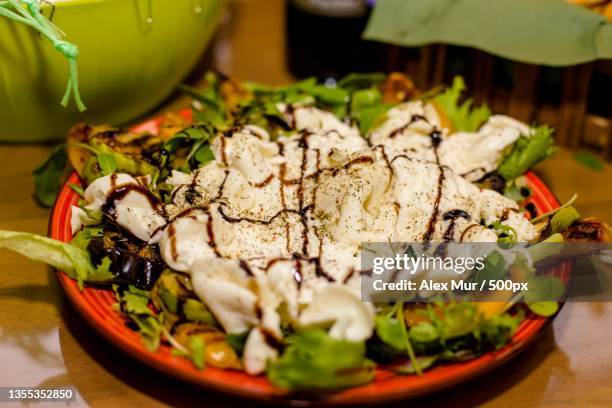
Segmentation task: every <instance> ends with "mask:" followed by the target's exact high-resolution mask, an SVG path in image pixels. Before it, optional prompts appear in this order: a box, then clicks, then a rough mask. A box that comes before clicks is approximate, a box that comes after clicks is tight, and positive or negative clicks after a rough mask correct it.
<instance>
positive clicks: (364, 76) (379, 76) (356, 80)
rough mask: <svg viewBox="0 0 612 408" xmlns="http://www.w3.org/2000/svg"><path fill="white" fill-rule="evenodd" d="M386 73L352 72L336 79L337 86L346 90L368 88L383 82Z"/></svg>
mask: <svg viewBox="0 0 612 408" xmlns="http://www.w3.org/2000/svg"><path fill="white" fill-rule="evenodd" d="M385 77H386V75H385V74H384V73H383V72H366V73H359V72H353V73H351V74H348V75H347V76H345V77H344V78H342V79H340V80H339V81H338V84H337V85H338V87H339V88H344V89H346V90H347V91H356V90H358V89H364V88H370V87H373V86H375V85H379V84H381V83H382V82H384V80H385Z"/></svg>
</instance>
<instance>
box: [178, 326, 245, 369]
mask: <svg viewBox="0 0 612 408" xmlns="http://www.w3.org/2000/svg"><path fill="white" fill-rule="evenodd" d="M193 337H198V338H200V339H202V340H203V341H204V356H205V361H206V364H208V365H211V366H213V367H218V368H223V369H234V370H241V369H242V363H241V361H240V358H239V357H238V354H236V351H234V349H233V348H232V347H231V346H230V345H229V344H228V343H227V342H226V341H225V334H224V333H223V332H222V331H221V330H219V329H217V328H216V327H213V326H209V325H204V324H197V323H181V324H179V325H178V326H177V327H176V329H175V332H174V338H175V339H176V341H178V342H179V343H180V344H181V345H183V346H185V347H186V348H189V344H190V342H191V341H192V338H193Z"/></svg>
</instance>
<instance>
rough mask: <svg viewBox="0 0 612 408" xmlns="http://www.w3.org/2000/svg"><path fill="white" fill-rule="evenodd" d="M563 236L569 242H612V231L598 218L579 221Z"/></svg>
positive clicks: (564, 232)
mask: <svg viewBox="0 0 612 408" xmlns="http://www.w3.org/2000/svg"><path fill="white" fill-rule="evenodd" d="M562 234H563V237H564V238H565V240H566V241H568V242H611V241H612V229H610V226H609V225H608V224H606V223H605V222H604V221H602V220H600V219H597V218H585V219H583V220H578V221H576V222H575V223H573V224H572V225H571V226H569V227H568V228H567V229H566V230H565V231H563V233H562Z"/></svg>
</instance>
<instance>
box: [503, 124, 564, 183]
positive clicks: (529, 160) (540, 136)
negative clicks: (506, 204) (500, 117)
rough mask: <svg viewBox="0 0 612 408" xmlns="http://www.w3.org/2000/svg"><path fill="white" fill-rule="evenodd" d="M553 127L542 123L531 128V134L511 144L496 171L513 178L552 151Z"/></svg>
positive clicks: (504, 176) (546, 156) (508, 178)
mask: <svg viewBox="0 0 612 408" xmlns="http://www.w3.org/2000/svg"><path fill="white" fill-rule="evenodd" d="M552 134H553V129H552V128H550V127H548V126H546V125H544V126H538V127H536V128H533V129H532V134H531V136H521V137H520V138H519V139H518V140H517V141H516V142H515V143H514V145H513V147H512V151H511V152H510V154H508V156H506V157H505V158H504V159H503V160H502V162H501V164H500V165H499V168H498V169H497V172H498V173H499V174H500V175H501V176H502V177H503V178H504V179H506V180H513V179H515V178H517V177H519V176H521V175H522V174H523V173H525V172H526V171H527V170H529V169H530V168H531V167H532V166H533V165H535V164H536V163H538V162H539V161H542V160H544V159H546V158H548V157H550V156H551V155H552V154H553V153H554V148H553V143H554V141H553V138H552Z"/></svg>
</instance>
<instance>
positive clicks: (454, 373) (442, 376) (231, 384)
mask: <svg viewBox="0 0 612 408" xmlns="http://www.w3.org/2000/svg"><path fill="white" fill-rule="evenodd" d="M183 114H184V115H185V116H186V117H187V118H188V117H189V116H190V115H189V114H188V113H183ZM159 124H160V120H159V119H154V120H151V121H148V122H145V123H143V124H141V125H138V126H137V127H135V128H134V129H135V130H138V131H143V130H148V131H152V132H155V131H157V129H158V126H159ZM527 180H528V182H529V187H530V188H531V189H532V191H533V194H532V197H531V198H530V200H531V201H532V202H533V204H534V205H535V207H536V209H537V210H538V213H543V212H547V211H550V210H552V209H554V208H556V207H558V206H559V202H558V201H557V199H556V198H555V197H554V195H553V194H552V193H551V192H550V190H548V188H547V187H546V186H545V185H544V184H543V183H542V181H541V180H540V179H539V178H538V177H537V176H536V175H535V174H534V173H532V172H530V173H528V174H527ZM68 183H75V184H79V183H80V180H79V177H78V176H77V175H76V173H74V174H72V175H71V176H70V178H69V180H68ZM77 199H78V196H77V195H76V194H75V193H74V191H72V189H70V188H69V187H68V185H67V184H66V185H65V186H64V188H63V189H62V191H61V193H60V195H59V197H58V198H57V201H56V203H55V207H54V209H53V213H52V217H51V222H50V226H49V232H50V235H51V237H53V238H55V239H58V240H61V241H64V242H68V241H70V240H71V238H72V235H71V231H70V214H71V207H70V206H71V205H72V204H76V202H77ZM570 273H571V267H570V265H568V264H566V265H563V266H561V267H560V268H559V270H558V271H557V272H556V274H557V275H559V276H560V277H561V278H562V279H563V280H567V279H569V274H570ZM58 278H59V280H60V283H61V285H62V287H63V288H64V290H65V292H66V295H67V296H68V298H69V299H70V301H71V302H72V304H73V305H74V307H75V308H76V309H77V310H78V311H79V313H81V315H83V317H84V318H85V320H86V321H87V322H89V323H90V324H91V325H92V326H93V327H94V328H95V329H96V330H98V332H100V333H101V334H102V335H103V336H104V337H106V338H107V339H108V340H109V341H110V342H112V343H113V344H115V345H117V346H118V347H120V348H121V349H123V350H124V351H126V352H127V353H129V354H130V355H132V356H133V357H135V358H137V359H139V360H140V361H142V362H144V363H145V364H148V365H150V366H152V367H154V368H156V369H158V370H160V371H163V372H165V373H167V374H170V375H172V376H175V377H178V378H181V379H184V380H187V381H190V382H193V383H195V384H198V385H202V386H206V387H210V388H213V389H216V390H220V391H223V392H227V393H231V394H238V395H241V396H246V397H251V398H256V399H260V400H270V399H276V400H278V399H281V400H285V401H289V400H293V401H295V400H296V398H295V397H294V396H292V395H290V394H288V393H287V392H286V391H284V390H281V389H278V388H276V387H274V386H272V385H271V384H270V382H268V380H267V379H266V377H265V376H250V375H248V374H245V373H242V372H238V371H229V370H227V371H226V370H220V369H217V368H214V367H206V369H204V370H202V371H200V370H198V369H197V368H195V367H194V366H193V365H192V363H191V362H190V361H188V360H187V359H184V358H181V357H176V356H173V355H172V354H171V348H170V347H169V346H161V347H160V349H159V350H157V351H156V352H151V351H149V350H147V349H146V348H145V347H144V346H143V344H142V343H141V341H140V337H139V334H138V333H136V332H134V331H132V330H131V329H129V328H128V327H127V326H126V324H125V323H126V322H125V319H124V318H123V317H122V316H121V315H119V314H118V313H117V312H116V311H115V310H113V308H112V305H113V303H115V298H114V295H113V293H112V291H110V290H103V289H96V288H85V289H84V290H82V291H81V290H79V288H78V286H77V284H76V282H75V281H73V280H71V279H69V278H68V277H67V276H66V275H65V274H63V273H58ZM551 319H552V318H541V317H538V316H534V315H529V316H528V317H527V319H526V320H525V321H524V322H523V323H522V324H521V325H520V327H519V329H518V330H517V332H516V334H515V335H514V337H513V338H512V340H511V341H510V342H509V344H508V345H506V346H505V347H503V348H502V349H500V350H497V351H494V352H490V353H487V354H484V355H482V356H480V357H478V358H476V359H474V360H470V361H466V362H461V363H454V364H446V365H440V366H437V367H435V368H433V369H431V370H429V371H427V372H425V374H423V375H422V376H401V375H397V374H394V373H393V372H391V371H389V370H387V369H385V368H384V366H383V367H380V368H378V369H377V372H376V377H375V380H374V381H373V382H372V383H370V384H367V385H363V386H360V387H356V388H350V389H347V390H344V391H341V392H338V393H334V394H331V395H325V396H323V397H320V398H318V400H319V402H321V398H323V399H324V400H325V402H326V403H337V404H350V403H356V402H359V403H372V402H382V401H389V400H396V399H400V398H407V397H413V396H416V395H422V394H425V393H429V392H432V391H435V390H439V389H442V388H445V387H449V386H451V385H454V384H457V383H459V382H463V381H466V380H468V379H470V378H473V377H475V376H477V375H479V374H482V373H483V372H485V371H487V370H490V369H492V368H494V367H497V366H499V365H500V364H502V363H504V362H506V361H508V360H509V359H510V358H512V357H513V356H515V355H517V354H518V353H519V352H520V351H521V350H523V349H525V347H526V346H527V345H529V344H530V343H531V342H533V341H534V340H535V339H536V337H537V334H538V333H539V332H541V330H542V329H543V328H544V327H545V326H546V325H547V323H548V322H550V320H551Z"/></svg>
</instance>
